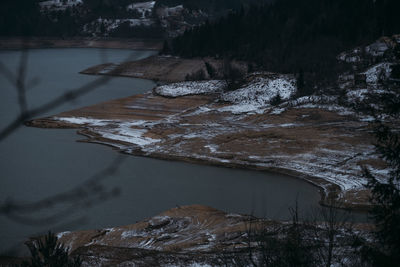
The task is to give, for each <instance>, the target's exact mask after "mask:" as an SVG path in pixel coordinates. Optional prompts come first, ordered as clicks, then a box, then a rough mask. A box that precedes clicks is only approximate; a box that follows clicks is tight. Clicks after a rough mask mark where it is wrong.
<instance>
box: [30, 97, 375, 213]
mask: <svg viewBox="0 0 400 267" xmlns="http://www.w3.org/2000/svg"><path fill="white" fill-rule="evenodd" d="M148 98H150V99H151V100H146V99H148ZM211 100H212V97H211V96H210V97H207V96H187V97H182V98H164V97H161V96H154V95H152V94H150V95H149V94H147V95H139V96H132V97H128V98H125V99H118V100H112V101H109V102H105V103H101V104H98V105H94V106H91V107H85V108H81V109H78V110H73V111H70V112H64V113H62V114H59V115H57V116H55V117H48V118H42V119H37V120H33V121H31V122H29V123H27V125H28V126H33V127H41V128H73V129H78V134H80V135H83V136H85V137H86V138H87V139H85V140H79V141H80V142H89V143H96V144H102V145H107V146H111V147H113V149H115V150H117V151H119V152H121V153H125V154H131V155H135V156H145V157H152V158H157V159H163V160H173V161H184V162H189V163H195V164H205V165H213V166H220V167H228V168H240V169H249V170H258V171H264V172H274V173H280V174H285V175H288V176H291V177H293V178H296V179H302V180H303V181H305V182H307V183H310V184H312V185H314V186H316V187H317V188H318V189H319V192H320V195H321V200H320V204H321V205H328V203H329V200H330V199H331V198H334V199H337V198H339V199H341V200H345V201H344V203H341V205H342V206H341V208H346V209H352V210H355V211H361V212H364V211H368V210H369V209H370V208H371V205H369V203H367V202H365V199H364V200H361V199H358V200H357V201H353V200H352V199H351V196H350V197H349V196H347V195H343V193H344V192H343V191H342V189H341V188H340V186H338V185H337V184H335V183H332V182H329V181H328V180H325V179H323V178H321V177H317V176H313V175H309V174H307V173H304V172H301V171H298V170H295V169H290V168H285V167H282V166H285V165H282V164H280V163H278V164H275V165H273V164H272V165H263V164H260V162H259V160H255V159H252V158H251V157H245V156H240V157H239V158H238V157H237V155H235V154H234V153H232V152H229V153H225V154H224V155H219V156H214V155H210V153H209V152H207V151H202V152H199V148H201V147H202V146H203V141H202V140H193V141H191V142H190V146H189V147H188V149H187V151H186V152H185V153H183V152H182V153H180V152H181V148H178V151H180V152H177V151H173V150H171V151H164V150H163V149H162V148H165V147H167V149H170V148H171V147H173V146H174V144H175V142H176V141H173V143H169V141H168V139H169V137H168V136H170V135H171V134H174V133H177V132H180V131H181V129H180V128H181V127H180V126H179V125H172V126H171V125H168V126H165V125H163V124H161V126H157V127H161V129H158V128H157V127H156V129H149V128H148V127H140V126H139V128H140V129H143V130H141V131H149V132H147V133H146V135H148V136H153V137H154V136H155V137H154V138H158V139H165V140H166V141H165V140H164V141H165V143H164V144H158V143H157V144H158V145H154V146H151V145H150V149H147V150H146V149H143V148H142V147H140V146H137V145H132V144H131V143H129V142H125V141H118V140H113V139H109V138H107V137H105V136H102V134H101V131H100V129H103V128H102V127H93V126H91V125H86V124H84V125H82V124H79V123H78V124H74V123H73V122H65V121H61V120H59V118H60V117H63V118H71V119H73V118H79V117H83V118H88V117H90V118H97V119H100V118H102V119H106V122H107V123H106V124H107V125H108V124H109V125H108V126H105V127H106V128H107V129H109V130H113V129H114V127H115V126H113V125H112V124H113V123H114V122H115V121H116V122H118V121H119V120H120V119H122V120H123V121H131V120H139V121H140V120H143V119H151V121H152V123H156V122H158V121H159V120H160V119H161V121H162V118H160V117H159V116H167V117H168V115H169V114H160V113H159V112H161V111H159V110H158V111H152V110H151V107H152V105H157V107H158V106H159V105H162V106H163V108H165V110H164V112H168V110H169V107H170V106H172V105H173V106H182V105H184V104H186V105H187V106H186V107H183V110H185V109H186V108H188V107H189V106H191V105H194V106H198V105H199V106H202V105H205V104H207V103H210V101H211ZM135 101H136V102H138V103H142V104H143V108H140V109H139V110H138V112H140V114H137V113H135V112H133V111H132V109H131V108H129V105H133V103H135ZM151 101H152V102H151ZM211 102H212V101H211ZM144 109H146V112H148V113H149V114H147V115H146V114H143V112H144ZM295 112H297V111H295ZM302 112H303V113H310V112H314V113H315V112H318V113H319V116H322V115H324V113H323V112H322V111H315V110H306V111H302ZM178 113H179V112H178ZM327 115H329V116H332V115H330V114H329V113H328V114H327ZM327 115H325V116H327ZM121 116H122V117H121ZM221 116H222V115H221ZM182 117H184V116H182ZM192 119H193V120H204V118H201V117H200V118H198V117H192ZM218 119H221V118H220V117H218ZM282 119H283V120H285V119H287V118H282ZM196 123H197V122H196ZM176 126H177V127H178V128H176ZM132 127H134V128H135V127H138V126H132ZM322 127H323V128H326V126H322ZM313 129H315V131H317V132H318V131H320V130H318V126H317V125H316V126H314V127H313V128H312V129H311V131H312V132H313V131H314V130H313ZM268 130H269V129H268ZM268 130H266V131H267V133H266V134H268ZM272 130H276V129H273V128H272ZM160 131H161V132H160ZM193 131H194V130H191V132H193ZM238 131H240V129H239V130H238ZM287 131H295V130H294V129H287ZM330 131H333V132H335V131H336V130H335V128H333V129H331V130H330ZM323 133H324V132H323ZM187 134H190V133H186V135H187ZM251 134H252V133H251V132H250V133H248V132H244V133H243V134H241V135H239V136H238V137H237V138H238V139H241V138H246V136H248V135H251ZM294 134H297V133H296V132H294ZM218 138H220V137H218ZM280 139H281V141H282V142H283V143H282V144H281V145H278V149H280V150H285V145H284V143H285V139H284V138H283V137H280ZM179 140H180V139H179ZM178 142H179V141H178ZM223 142H225V141H223ZM243 142H245V143H246V144H247V145H248V146H249V148H248V150H250V151H251V150H252V147H254V146H259V145H258V144H257V143H256V142H254V141H253V139H252V138H251V137H250V139H248V140H247V141H246V140H243ZM183 144H185V145H186V142H185V140H184V139H183ZM152 147H154V148H152ZM160 147H161V148H160ZM304 149H306V148H304ZM261 152H262V151H261ZM199 153H200V154H199ZM262 153H264V152H262ZM271 160H273V158H272V159H271ZM268 161H270V160H267V162H268ZM261 163H262V162H261ZM339 196H340V197H339Z"/></svg>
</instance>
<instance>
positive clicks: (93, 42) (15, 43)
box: [0, 37, 163, 51]
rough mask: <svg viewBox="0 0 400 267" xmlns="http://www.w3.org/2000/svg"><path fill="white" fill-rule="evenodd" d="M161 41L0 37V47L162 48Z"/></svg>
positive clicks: (11, 48)
mask: <svg viewBox="0 0 400 267" xmlns="http://www.w3.org/2000/svg"><path fill="white" fill-rule="evenodd" d="M162 45H163V41H162V40H158V39H137V38H131V39H121V38H90V37H76V38H66V39H64V38H47V37H31V38H22V37H0V49H4V50H15V49H44V48H108V49H132V50H154V51H159V50H161V49H162Z"/></svg>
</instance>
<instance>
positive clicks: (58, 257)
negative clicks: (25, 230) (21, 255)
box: [21, 232, 82, 267]
mask: <svg viewBox="0 0 400 267" xmlns="http://www.w3.org/2000/svg"><path fill="white" fill-rule="evenodd" d="M28 247H29V250H30V253H31V260H30V261H29V262H24V263H22V265H21V266H22V267H79V266H81V264H82V261H81V260H80V258H79V257H76V258H71V257H69V255H68V249H65V248H64V245H63V244H59V243H58V242H57V237H56V236H55V235H54V234H53V233H51V232H49V233H48V234H47V235H46V236H45V237H44V241H43V240H42V239H39V240H38V241H37V243H36V244H33V245H30V246H28Z"/></svg>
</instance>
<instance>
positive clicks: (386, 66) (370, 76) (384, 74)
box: [364, 62, 393, 85]
mask: <svg viewBox="0 0 400 267" xmlns="http://www.w3.org/2000/svg"><path fill="white" fill-rule="evenodd" d="M392 65H393V63H388V62H382V63H379V64H377V65H375V66H372V67H370V68H369V69H368V70H367V71H366V72H364V74H365V75H366V82H367V84H373V85H376V84H377V83H378V82H379V80H380V79H382V80H385V79H387V78H389V77H390V74H391V72H392V69H391V66H392Z"/></svg>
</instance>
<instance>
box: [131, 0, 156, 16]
mask: <svg viewBox="0 0 400 267" xmlns="http://www.w3.org/2000/svg"><path fill="white" fill-rule="evenodd" d="M155 4H156V1H149V2H140V3H133V4H130V5H129V6H127V7H126V9H127V10H135V11H137V12H138V13H140V14H141V18H142V19H144V18H146V17H147V15H150V14H152V12H153V9H154V5H155Z"/></svg>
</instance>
